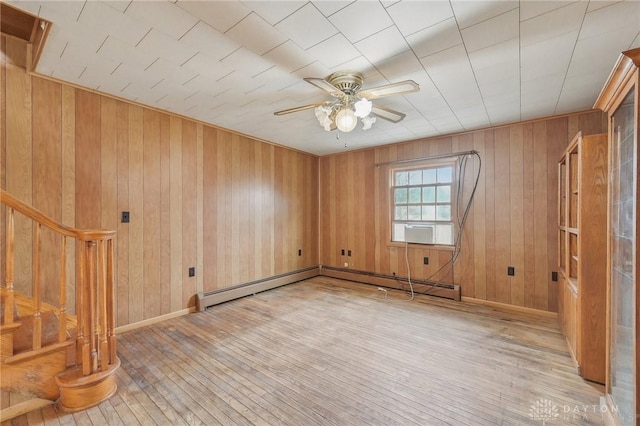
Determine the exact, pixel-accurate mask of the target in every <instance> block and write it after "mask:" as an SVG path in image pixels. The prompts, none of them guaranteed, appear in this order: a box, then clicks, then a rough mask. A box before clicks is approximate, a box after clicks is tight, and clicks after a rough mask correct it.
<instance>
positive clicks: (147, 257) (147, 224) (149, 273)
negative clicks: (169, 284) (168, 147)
mask: <svg viewBox="0 0 640 426" xmlns="http://www.w3.org/2000/svg"><path fill="white" fill-rule="evenodd" d="M143 122H144V123H143V145H144V147H143V168H144V172H143V178H142V180H143V197H144V202H143V216H142V223H143V265H144V274H143V283H144V284H143V288H144V318H145V319H146V318H153V317H157V316H158V315H160V313H161V309H160V304H161V301H160V296H161V289H162V285H161V282H160V280H161V275H160V244H161V232H162V230H161V228H160V206H161V201H160V189H161V186H160V185H161V179H160V114H159V113H158V112H156V111H152V110H148V109H145V110H144V112H143Z"/></svg>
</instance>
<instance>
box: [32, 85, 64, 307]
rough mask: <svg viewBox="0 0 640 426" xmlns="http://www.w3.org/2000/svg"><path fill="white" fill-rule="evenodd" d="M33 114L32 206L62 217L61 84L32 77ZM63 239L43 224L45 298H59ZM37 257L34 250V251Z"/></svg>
mask: <svg viewBox="0 0 640 426" xmlns="http://www.w3.org/2000/svg"><path fill="white" fill-rule="evenodd" d="M32 99H33V115H34V116H36V117H38V124H37V125H34V126H33V206H34V207H35V208H37V209H38V210H41V211H42V212H44V213H45V214H46V215H48V216H49V217H51V218H53V219H55V220H57V221H60V219H61V189H62V176H61V169H62V160H61V150H62V146H61V139H60V135H61V126H62V123H61V90H60V84H58V83H53V82H51V81H47V80H42V79H37V78H36V79H33V80H32ZM61 247H62V238H61V237H60V236H58V235H56V234H55V233H54V232H52V231H50V230H49V229H47V228H46V227H42V232H41V241H40V265H39V269H40V285H41V291H40V292H41V294H42V296H43V301H44V302H46V303H52V304H56V305H57V304H58V303H59V301H60V259H61V253H60V250H61ZM34 256H35V252H34Z"/></svg>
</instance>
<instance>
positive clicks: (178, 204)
mask: <svg viewBox="0 0 640 426" xmlns="http://www.w3.org/2000/svg"><path fill="white" fill-rule="evenodd" d="M169 145H170V146H169V155H170V157H171V166H170V170H169V173H170V174H171V183H170V186H171V188H170V194H169V198H170V205H171V225H170V239H171V297H170V300H171V311H172V312H174V311H177V310H179V309H182V307H183V304H182V275H183V271H184V268H185V267H184V266H183V263H182V119H180V118H178V117H174V116H171V117H170V118H169ZM163 195H164V196H166V195H167V194H163Z"/></svg>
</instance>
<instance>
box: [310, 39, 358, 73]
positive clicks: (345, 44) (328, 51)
mask: <svg viewBox="0 0 640 426" xmlns="http://www.w3.org/2000/svg"><path fill="white" fill-rule="evenodd" d="M307 52H308V53H309V54H311V55H312V56H313V57H314V58H316V59H317V60H319V61H320V62H322V63H323V64H324V65H326V66H327V67H328V68H333V67H335V66H338V65H340V64H343V63H345V62H348V61H350V60H352V59H355V58H357V57H358V56H360V52H358V50H357V49H356V48H355V47H353V45H352V44H351V43H349V41H348V40H347V39H346V38H345V37H344V36H343V35H342V34H336V35H334V36H333V37H331V38H329V39H327V40H325V41H323V42H322V43H319V44H317V45H315V46H313V47H311V48H310V49H307Z"/></svg>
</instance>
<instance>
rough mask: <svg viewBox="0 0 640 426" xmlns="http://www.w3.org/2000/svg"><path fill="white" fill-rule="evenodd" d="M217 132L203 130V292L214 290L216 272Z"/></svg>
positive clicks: (211, 129) (214, 130) (217, 236)
mask: <svg viewBox="0 0 640 426" xmlns="http://www.w3.org/2000/svg"><path fill="white" fill-rule="evenodd" d="M216 137H217V131H216V129H213V128H211V127H205V128H204V135H203V138H204V143H203V168H204V169H203V179H204V194H203V209H204V211H206V212H207V214H206V215H204V218H203V229H204V232H203V234H204V240H203V250H204V253H205V256H206V258H207V260H206V262H205V263H204V267H203V271H202V275H204V291H212V290H215V289H216V287H215V285H216V282H217V271H218V256H219V255H220V253H218V238H219V235H218V233H217V216H218V215H217V211H216V210H217V199H218V187H217V183H216V178H217V176H216V172H217V156H216V147H217V143H216Z"/></svg>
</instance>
